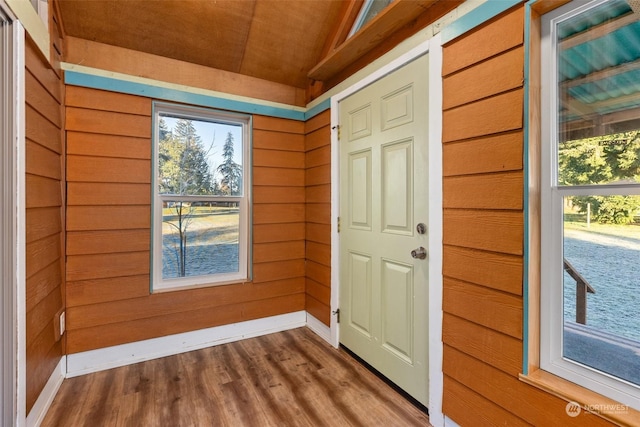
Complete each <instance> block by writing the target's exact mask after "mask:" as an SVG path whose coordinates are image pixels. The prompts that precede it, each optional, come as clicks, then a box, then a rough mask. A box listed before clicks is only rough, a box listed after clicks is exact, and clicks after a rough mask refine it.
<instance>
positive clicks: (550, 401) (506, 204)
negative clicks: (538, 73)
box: [443, 6, 607, 426]
mask: <svg viewBox="0 0 640 427" xmlns="http://www.w3.org/2000/svg"><path fill="white" fill-rule="evenodd" d="M523 34H524V8H523V7H522V6H519V7H516V8H515V9H512V10H511V11H508V12H507V13H505V14H503V15H501V16H500V17H497V18H495V19H493V20H492V21H490V22H488V23H487V24H485V25H483V26H481V27H480V28H478V29H476V30H474V31H472V32H470V33H467V34H465V35H464V36H462V37H460V38H458V39H456V40H454V41H452V42H450V43H449V44H448V45H446V46H445V47H444V52H443V55H444V57H443V79H444V80H443V85H444V87H443V91H444V97H443V98H444V102H443V144H444V145H443V174H444V177H443V202H444V217H443V221H444V224H443V227H444V230H443V233H444V236H443V239H444V261H443V274H444V289H443V295H444V296H443V310H444V313H443V342H444V361H443V371H444V396H443V412H444V414H445V415H447V416H449V417H450V418H451V419H453V420H454V421H455V422H457V423H458V424H460V425H462V426H466V425H470V426H471V425H510V426H517V425H564V426H570V425H575V426H578V425H607V423H606V422H605V421H603V420H602V419H601V418H598V417H594V416H593V415H588V414H585V412H583V413H582V414H581V415H580V416H579V417H576V418H571V417H569V416H567V415H566V412H565V407H566V402H565V401H563V400H561V399H559V398H556V397H554V396H552V395H551V394H548V393H545V392H543V391H541V390H539V389H537V388H534V387H531V386H529V385H527V384H525V383H523V382H522V381H520V380H519V379H518V374H519V373H520V372H521V371H522V355H523V321H522V319H523V255H524V253H523V247H524V240H523V238H524V213H523V194H524V183H523V146H524V140H523V116H524V110H523V106H524V100H523V82H524V47H523V43H524V35H523Z"/></svg>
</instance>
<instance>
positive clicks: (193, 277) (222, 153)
mask: <svg viewBox="0 0 640 427" xmlns="http://www.w3.org/2000/svg"><path fill="white" fill-rule="evenodd" d="M249 121H250V118H249V117H248V116H245V115H234V114H229V113H223V112H218V111H214V110H205V109H201V108H194V107H185V106H177V105H170V104H161V103H156V104H155V105H154V130H155V132H154V183H153V186H154V212H153V213H154V231H153V237H154V245H153V289H154V290H161V289H171V288H181V287H184V286H195V285H199V286H202V285H208V284H222V283H230V282H239V281H244V280H247V278H248V259H249V247H250V246H249V242H248V239H249V235H248V234H249V233H248V218H249V212H248V209H249V203H248V200H249V183H250V182H251V181H250V177H249V170H250V165H249V147H250V141H249Z"/></svg>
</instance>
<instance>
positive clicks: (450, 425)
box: [444, 415, 460, 427]
mask: <svg viewBox="0 0 640 427" xmlns="http://www.w3.org/2000/svg"><path fill="white" fill-rule="evenodd" d="M444 425H445V427H460V426H459V425H458V424H457V423H456V422H455V421H453V420H452V419H451V418H449V417H447V416H446V415H445V416H444Z"/></svg>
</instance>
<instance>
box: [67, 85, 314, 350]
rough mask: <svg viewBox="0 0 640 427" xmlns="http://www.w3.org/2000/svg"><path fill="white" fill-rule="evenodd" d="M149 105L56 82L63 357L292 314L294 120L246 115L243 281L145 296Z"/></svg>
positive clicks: (297, 232)
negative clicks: (62, 162) (248, 189)
mask: <svg viewBox="0 0 640 427" xmlns="http://www.w3.org/2000/svg"><path fill="white" fill-rule="evenodd" d="M151 105H152V100H151V99H149V98H145V97H137V96H132V95H125V94H120V93H114V92H107V91H99V90H94V89H88V88H80V87H75V86H67V103H66V114H67V121H66V131H67V151H68V157H67V168H68V169H67V170H68V172H67V181H68V190H67V191H68V201H67V223H66V229H67V247H66V251H67V266H66V273H67V352H68V353H77V352H81V351H87V350H92V349H97V348H102V347H108V346H112V345H117V344H123V343H127V342H132V341H139V340H144V339H149V338H155V337H160V336H164V335H169V334H175V333H180V332H187V331H193V330H197V329H202V328H207V327H213V326H219V325H224V324H230V323H236V322H240V321H245V320H250V319H257V318H261V317H266V316H272V315H277V314H283V313H288V312H294V311H298V310H303V309H304V305H305V294H304V289H305V278H304V276H305V266H304V258H305V252H304V243H305V242H304V235H305V224H304V222H305V192H304V175H305V170H304V168H305V153H304V149H305V143H304V142H305V136H304V124H303V123H301V122H296V121H292V120H283V119H273V118H268V117H262V116H254V119H253V159H254V168H253V182H254V188H253V199H254V200H253V201H254V203H253V239H254V241H253V243H254V245H253V282H251V283H246V284H242V283H240V284H233V285H225V286H216V287H208V288H200V289H191V290H185V291H174V292H166V293H158V294H151V293H150V291H149V281H150V276H149V262H150V228H151V225H150V209H151V207H150V203H151V198H150V194H151V188H150V179H151V160H150V159H151Z"/></svg>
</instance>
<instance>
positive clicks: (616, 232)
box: [564, 212, 640, 239]
mask: <svg viewBox="0 0 640 427" xmlns="http://www.w3.org/2000/svg"><path fill="white" fill-rule="evenodd" d="M564 218H565V219H564V228H565V229H567V230H578V231H589V232H593V233H600V234H606V235H609V236H623V237H630V238H633V239H640V224H638V223H634V224H629V225H618V224H600V223H598V222H595V221H591V224H590V225H589V226H587V215H586V214H579V213H573V212H565V214H564Z"/></svg>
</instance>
